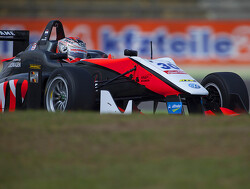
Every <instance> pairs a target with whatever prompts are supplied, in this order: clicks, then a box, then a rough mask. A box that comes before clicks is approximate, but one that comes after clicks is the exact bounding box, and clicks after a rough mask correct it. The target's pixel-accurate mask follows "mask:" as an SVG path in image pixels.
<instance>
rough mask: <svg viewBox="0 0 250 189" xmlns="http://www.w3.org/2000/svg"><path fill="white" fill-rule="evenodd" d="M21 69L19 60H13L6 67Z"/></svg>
mask: <svg viewBox="0 0 250 189" xmlns="http://www.w3.org/2000/svg"><path fill="white" fill-rule="evenodd" d="M20 67H21V59H20V58H14V59H13V60H12V62H11V63H10V64H9V65H8V68H20Z"/></svg>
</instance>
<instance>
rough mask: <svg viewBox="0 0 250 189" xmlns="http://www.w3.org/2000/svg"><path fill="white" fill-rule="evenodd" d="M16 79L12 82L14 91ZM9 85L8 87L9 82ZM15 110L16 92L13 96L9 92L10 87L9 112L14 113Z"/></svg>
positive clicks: (11, 92)
mask: <svg viewBox="0 0 250 189" xmlns="http://www.w3.org/2000/svg"><path fill="white" fill-rule="evenodd" d="M17 81H18V80H17V79H15V80H14V87H15V89H16V84H17ZM9 85H10V82H9ZM15 109H16V91H15V94H14V93H13V91H12V90H11V87H10V105H9V111H10V112H13V111H15Z"/></svg>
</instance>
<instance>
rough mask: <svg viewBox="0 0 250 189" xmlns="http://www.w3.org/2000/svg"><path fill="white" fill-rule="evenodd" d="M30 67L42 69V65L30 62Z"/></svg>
mask: <svg viewBox="0 0 250 189" xmlns="http://www.w3.org/2000/svg"><path fill="white" fill-rule="evenodd" d="M30 69H36V70H40V69H41V65H38V64H30Z"/></svg>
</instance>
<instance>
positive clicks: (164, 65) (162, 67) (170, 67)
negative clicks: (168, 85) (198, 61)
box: [157, 63, 180, 70]
mask: <svg viewBox="0 0 250 189" xmlns="http://www.w3.org/2000/svg"><path fill="white" fill-rule="evenodd" d="M157 65H158V66H160V68H161V69H164V70H169V69H176V70H179V69H180V68H179V67H178V66H176V65H174V64H171V63H167V64H165V63H157Z"/></svg>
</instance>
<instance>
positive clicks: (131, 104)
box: [0, 20, 249, 115]
mask: <svg viewBox="0 0 250 189" xmlns="http://www.w3.org/2000/svg"><path fill="white" fill-rule="evenodd" d="M52 29H55V30H56V40H51V39H50V36H51V32H52ZM63 38H65V34H64V30H63V25H62V23H61V22H60V21H58V20H52V21H50V22H49V23H48V25H47V26H46V28H45V29H44V32H43V34H42V36H41V38H40V40H39V41H38V42H37V43H33V44H30V45H29V46H28V44H29V43H28V40H29V33H28V31H16V30H14V31H3V30H1V31H0V40H9V41H14V42H13V43H14V45H13V46H14V47H13V48H14V49H13V52H14V57H13V58H10V59H5V60H3V61H2V62H3V69H2V71H1V73H0V108H1V111H2V112H3V111H15V110H22V109H41V108H45V109H46V110H48V111H51V112H55V111H68V110H90V111H92V110H95V111H100V113H125V114H130V113H132V112H139V111H140V110H139V108H138V106H139V104H140V103H141V102H145V101H153V102H154V105H153V112H155V111H156V109H157V105H158V103H159V102H164V103H166V112H167V113H168V114H186V113H189V114H190V113H201V114H210V115H214V114H216V113H224V114H230V115H236V114H239V113H248V110H249V96H248V92H247V88H246V85H245V83H244V81H243V80H242V78H241V77H240V76H239V75H237V74H235V73H232V72H217V73H211V74H209V75H207V76H206V77H205V78H204V79H203V80H202V82H201V83H199V82H198V81H196V80H195V79H194V78H193V77H191V76H190V75H189V74H187V73H186V72H185V71H184V70H182V69H181V68H180V67H178V66H177V65H176V63H175V62H174V61H173V60H172V59H171V58H169V57H163V58H157V59H144V58H141V57H138V56H137V52H136V51H134V50H128V49H125V50H124V58H118V59H115V58H112V56H111V55H107V54H106V53H104V52H102V51H99V50H88V53H87V58H85V59H81V60H79V61H77V62H75V63H67V62H65V61H64V60H65V59H67V57H68V55H67V53H57V52H56V48H57V43H58V40H61V39H63ZM27 46H28V47H27Z"/></svg>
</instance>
